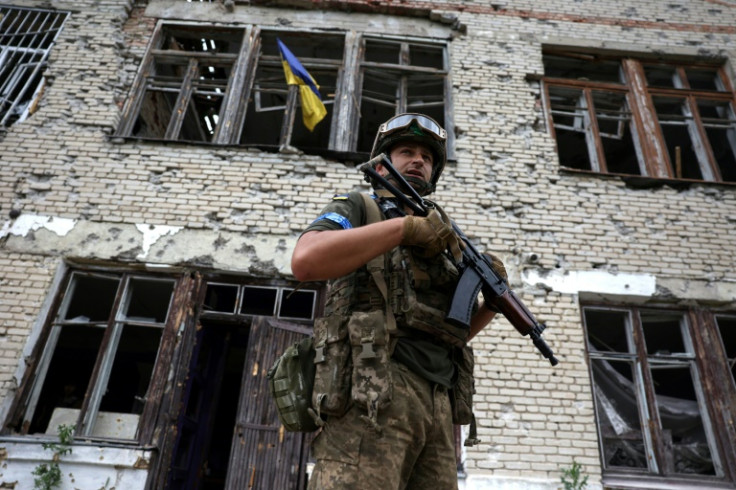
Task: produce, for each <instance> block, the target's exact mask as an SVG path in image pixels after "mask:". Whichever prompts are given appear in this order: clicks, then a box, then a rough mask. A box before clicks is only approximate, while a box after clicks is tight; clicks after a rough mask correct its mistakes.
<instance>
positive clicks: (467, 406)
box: [450, 345, 475, 425]
mask: <svg viewBox="0 0 736 490" xmlns="http://www.w3.org/2000/svg"><path fill="white" fill-rule="evenodd" d="M455 356H456V358H457V359H456V365H457V383H455V386H454V387H453V388H452V389H451V390H450V403H451V404H452V422H453V423H454V424H457V425H468V424H470V423H471V422H472V421H473V394H474V393H475V380H474V379H473V367H474V366H475V360H474V358H473V349H472V348H471V347H470V346H469V345H466V346H465V347H463V348H458V349H455Z"/></svg>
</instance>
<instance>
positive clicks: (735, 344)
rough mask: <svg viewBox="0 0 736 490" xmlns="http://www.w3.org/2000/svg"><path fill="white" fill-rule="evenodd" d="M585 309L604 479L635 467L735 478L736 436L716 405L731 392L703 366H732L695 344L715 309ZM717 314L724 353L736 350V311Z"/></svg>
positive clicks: (676, 475) (671, 475)
mask: <svg viewBox="0 0 736 490" xmlns="http://www.w3.org/2000/svg"><path fill="white" fill-rule="evenodd" d="M583 315H584V322H585V329H586V336H587V345H588V356H589V359H590V369H591V376H592V379H593V388H594V397H595V407H596V417H597V421H598V432H599V439H600V446H601V458H602V463H603V469H604V482H605V479H606V478H615V477H616V476H617V475H618V476H620V475H632V474H639V475H641V476H642V477H652V476H658V477H666V478H668V479H669V480H672V479H682V480H688V479H690V480H691V481H698V482H707V481H712V482H714V484H716V483H717V482H719V481H720V482H722V481H724V480H725V481H729V482H732V481H733V478H734V475H732V474H731V473H730V472H729V467H730V465H732V461H730V460H731V459H733V454H734V448H736V441H735V440H732V439H731V438H729V437H728V436H725V435H724V434H725V433H726V431H725V430H720V429H719V424H720V423H721V421H722V420H723V419H722V418H721V417H720V415H722V414H719V413H717V411H715V409H716V407H718V406H721V403H722V402H723V401H726V400H728V399H730V397H732V396H733V392H732V390H730V389H723V387H718V386H715V385H714V384H713V383H709V382H708V380H707V379H706V376H707V375H709V374H710V373H708V374H706V373H705V372H704V371H703V366H704V365H708V366H709V367H708V369H718V370H721V371H725V370H726V369H729V366H725V365H718V366H715V367H714V363H717V362H718V359H720V357H719V356H718V355H716V354H715V353H712V352H709V351H708V350H706V349H703V348H698V347H696V346H698V345H703V344H702V343H703V342H704V340H705V339H706V338H707V336H708V335H709V334H708V333H707V332H704V331H709V330H711V329H712V326H713V325H715V323H714V322H713V321H712V319H713V315H712V314H710V313H707V312H706V313H704V314H703V313H702V312H701V316H699V315H696V314H691V313H690V312H688V311H671V310H657V309H640V308H627V309H623V308H603V307H597V306H586V307H584V309H583ZM702 315H705V317H703V316H702ZM703 318H705V319H703ZM716 318H718V319H719V320H720V321H719V322H717V324H718V326H719V327H721V326H722V327H723V328H721V330H725V331H726V332H728V333H727V334H726V335H721V338H722V339H723V348H724V351H725V353H726V356H728V355H730V356H733V355H734V354H733V353H734V351H736V336H734V335H733V332H731V330H732V328H730V327H733V317H727V316H722V317H716ZM710 333H715V332H710ZM729 352H730V354H729ZM730 359H731V358H729V363H731V360H730ZM721 364H722V363H721ZM730 369H733V367H732V366H731V367H730ZM733 409H734V407H733V406H731V407H730V408H729V409H728V410H733ZM726 418H727V417H726ZM724 429H725V427H724ZM719 448H726V449H725V450H723V449H719ZM693 479H695V480H693Z"/></svg>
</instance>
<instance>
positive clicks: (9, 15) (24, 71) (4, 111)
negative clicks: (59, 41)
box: [0, 7, 68, 126]
mask: <svg viewBox="0 0 736 490" xmlns="http://www.w3.org/2000/svg"><path fill="white" fill-rule="evenodd" d="M67 15H68V13H67V12H61V11H55V10H42V9H29V8H17V7H0V126H10V125H11V124H13V123H14V122H20V121H23V120H25V119H26V118H27V117H28V116H29V115H30V114H31V113H32V112H33V110H34V108H35V105H36V104H37V103H38V99H39V98H40V96H41V93H42V91H43V87H44V83H43V72H44V70H45V69H46V60H47V59H48V56H49V52H50V50H51V47H52V46H53V44H54V41H56V38H57V37H58V35H59V33H60V32H61V29H62V27H63V26H64V21H65V20H66V18H67Z"/></svg>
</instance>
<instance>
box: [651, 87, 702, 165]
mask: <svg viewBox="0 0 736 490" xmlns="http://www.w3.org/2000/svg"><path fill="white" fill-rule="evenodd" d="M654 108H655V110H656V111H657V117H658V119H659V125H660V127H661V128H662V134H663V136H664V141H665V144H666V145H667V152H668V154H669V156H670V164H671V165H672V166H673V167H672V173H673V175H674V176H675V177H676V178H678V179H682V178H685V179H697V180H702V178H703V174H702V172H701V171H700V166H699V165H698V155H697V153H696V152H695V148H694V144H693V142H694V141H697V136H696V134H695V131H697V129H696V128H695V125H694V121H693V118H692V116H691V113H690V111H689V108H688V106H687V101H686V100H684V99H675V98H664V97H655V98H654Z"/></svg>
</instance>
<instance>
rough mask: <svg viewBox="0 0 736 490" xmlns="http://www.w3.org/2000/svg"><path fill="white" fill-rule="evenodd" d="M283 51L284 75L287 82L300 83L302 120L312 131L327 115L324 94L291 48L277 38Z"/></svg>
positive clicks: (280, 49)
mask: <svg viewBox="0 0 736 490" xmlns="http://www.w3.org/2000/svg"><path fill="white" fill-rule="evenodd" d="M276 42H277V43H278V45H279V51H280V52H281V63H282V64H283V65H284V75H286V83H287V84H289V85H299V98H300V99H301V102H302V120H303V121H304V125H305V126H306V127H307V129H309V130H310V131H312V130H313V129H314V127H315V126H316V125H317V123H318V122H320V121H321V120H322V119H324V117H325V116H326V115H327V109H325V105H324V104H323V103H322V96H321V95H320V94H319V85H317V82H315V81H314V78H312V76H311V75H310V74H309V73H308V72H307V70H305V69H304V67H303V66H302V64H301V63H299V60H298V59H296V56H294V55H293V54H292V53H291V51H289V48H287V47H286V45H285V44H284V43H282V42H281V39H278V38H276Z"/></svg>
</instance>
